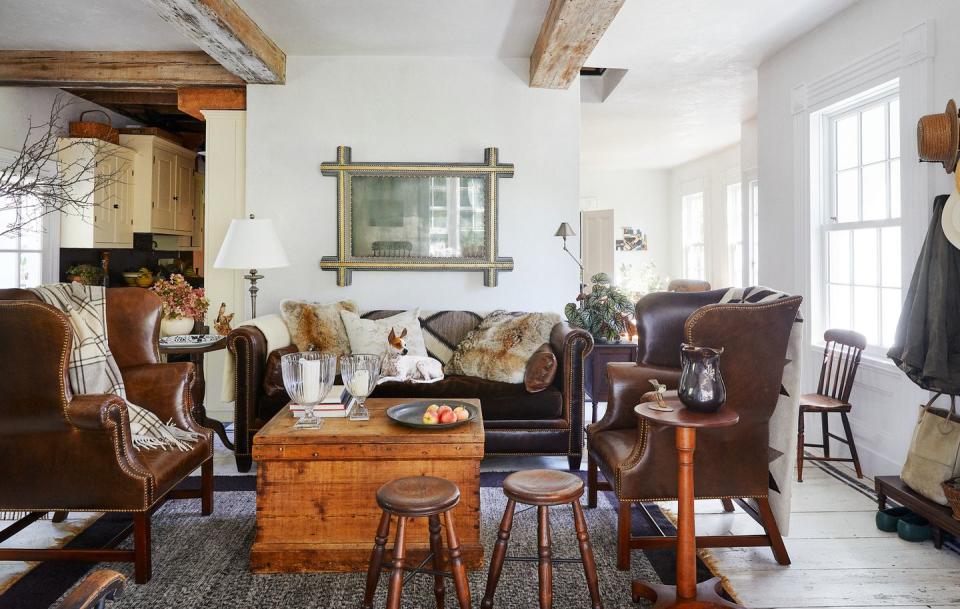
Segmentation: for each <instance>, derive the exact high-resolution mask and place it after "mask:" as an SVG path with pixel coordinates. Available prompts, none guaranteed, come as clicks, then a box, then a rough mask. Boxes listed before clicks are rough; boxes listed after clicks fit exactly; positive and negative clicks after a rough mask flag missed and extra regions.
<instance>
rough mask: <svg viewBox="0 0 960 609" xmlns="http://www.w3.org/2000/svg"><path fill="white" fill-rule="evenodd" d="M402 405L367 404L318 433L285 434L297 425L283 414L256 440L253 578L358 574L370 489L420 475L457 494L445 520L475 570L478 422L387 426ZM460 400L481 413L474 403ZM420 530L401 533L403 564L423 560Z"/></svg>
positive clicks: (425, 537)
mask: <svg viewBox="0 0 960 609" xmlns="http://www.w3.org/2000/svg"><path fill="white" fill-rule="evenodd" d="M409 401H410V400H408V399H403V398H380V399H373V398H372V399H369V400H367V407H368V408H369V409H370V420H369V421H351V420H349V419H346V418H327V419H324V423H323V426H322V427H321V428H320V429H317V430H310V429H297V430H295V429H293V425H294V423H295V421H296V420H295V419H294V417H293V416H292V415H291V414H290V412H289V410H288V409H287V408H284V409H283V410H281V411H280V412H279V413H277V415H276V416H275V417H273V418H272V419H271V420H270V421H269V422H268V423H267V424H266V425H264V426H263V428H262V429H261V430H260V431H259V432H257V434H256V435H255V436H254V437H253V459H254V461H256V462H257V530H256V537H255V539H254V542H253V547H252V548H251V550H250V568H251V570H252V571H254V572H257V573H303V572H315V571H366V568H367V561H368V560H369V558H370V551H371V549H372V548H373V538H374V536H375V534H376V532H377V525H378V524H379V521H380V510H379V508H378V507H377V501H376V492H377V489H378V488H379V487H380V485H382V484H384V483H386V482H389V481H390V480H394V479H396V478H402V477H404V476H419V475H426V476H437V477H438V478H445V479H447V480H450V481H451V482H453V483H454V484H456V485H457V486H458V487H460V495H461V499H460V505H458V506H457V507H456V508H455V509H454V510H453V518H454V522H455V523H456V526H457V534H458V535H459V536H460V544H461V550H462V551H463V560H464V563H465V564H466V566H467V568H468V569H478V568H480V567H481V566H482V563H483V547H482V546H481V544H480V459H482V458H483V420H482V418H477V419H476V420H475V421H472V422H470V423H467V424H464V425H461V426H459V427H455V428H452V429H445V430H442V429H437V430H424V429H412V428H409V427H403V426H401V425H399V424H397V423H394V422H393V421H391V420H390V419H388V418H387V415H386V410H387V408H389V407H390V406H394V405H396V404H401V403H404V402H409ZM465 401H467V402H470V403H472V404H475V405H476V406H478V407H479V406H480V401H479V400H465ZM437 402H438V403H442V400H438V401H437ZM425 522H426V521H425V520H424V522H411V523H410V525H411V526H410V527H409V529H408V530H407V534H406V539H407V541H408V543H407V559H408V560H409V561H410V562H411V563H412V564H417V563H419V562H420V560H422V559H423V558H424V557H425V556H426V555H427V553H428V552H429V540H430V535H429V532H428V531H427V526H426V524H425Z"/></svg>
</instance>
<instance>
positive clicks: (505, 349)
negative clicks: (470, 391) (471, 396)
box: [445, 311, 560, 383]
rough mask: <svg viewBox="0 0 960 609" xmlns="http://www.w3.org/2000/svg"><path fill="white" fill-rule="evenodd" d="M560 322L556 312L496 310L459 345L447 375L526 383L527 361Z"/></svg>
mask: <svg viewBox="0 0 960 609" xmlns="http://www.w3.org/2000/svg"><path fill="white" fill-rule="evenodd" d="M558 323H560V316H559V315H557V314H556V313H510V312H507V311H494V312H493V313H490V314H489V315H487V316H486V317H484V318H483V321H481V322H480V325H478V326H477V327H476V328H475V329H474V330H472V331H471V332H470V333H469V334H467V337H466V338H464V339H463V341H461V342H460V344H459V345H457V350H456V351H455V352H454V354H453V357H451V358H450V362H449V363H447V367H446V370H445V371H446V373H447V374H449V375H466V376H475V377H478V378H482V379H486V380H489V381H500V382H502V383H522V382H523V377H524V372H525V371H526V369H527V360H529V359H530V357H531V356H532V355H533V354H534V352H536V351H537V349H539V348H540V346H541V345H543V343H546V342H549V341H550V331H551V330H553V326H555V325H556V324H558Z"/></svg>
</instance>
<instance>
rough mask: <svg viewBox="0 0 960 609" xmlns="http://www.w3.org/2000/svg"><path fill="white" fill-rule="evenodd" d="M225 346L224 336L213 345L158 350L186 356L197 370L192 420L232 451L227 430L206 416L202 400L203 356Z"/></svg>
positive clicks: (176, 346)
mask: <svg viewBox="0 0 960 609" xmlns="http://www.w3.org/2000/svg"><path fill="white" fill-rule="evenodd" d="M226 346H227V337H226V336H224V337H222V338H221V339H220V340H218V341H217V342H215V343H204V344H198V345H191V344H189V343H186V344H179V345H160V346H159V350H160V353H161V354H162V355H166V356H168V361H169V356H171V355H174V356H186V357H187V359H189V360H190V361H191V362H193V365H194V366H195V367H196V369H197V376H196V379H195V380H194V382H193V396H192V397H193V418H194V419H196V421H197V423H199V424H200V425H201V426H202V427H206V428H208V429H212V430H213V431H214V432H216V434H217V435H218V436H220V441H221V442H223V445H224V446H226V447H227V448H228V449H230V450H234V446H233V442H231V441H230V438H229V436H227V430H226V428H225V427H224V426H223V423H222V422H220V421H218V420H216V419H211V418H210V417H208V416H207V408H206V406H205V405H204V400H205V396H206V392H207V383H206V379H205V378H204V376H203V355H204V354H205V353H210V352H211V351H220V350H221V349H225V348H226Z"/></svg>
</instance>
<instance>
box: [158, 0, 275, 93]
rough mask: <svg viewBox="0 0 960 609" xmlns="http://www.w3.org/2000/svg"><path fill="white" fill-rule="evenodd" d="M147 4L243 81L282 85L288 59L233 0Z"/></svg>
mask: <svg viewBox="0 0 960 609" xmlns="http://www.w3.org/2000/svg"><path fill="white" fill-rule="evenodd" d="M146 1H147V2H148V3H149V4H150V5H152V6H153V7H154V9H155V10H156V11H157V13H158V14H159V15H160V16H161V17H163V18H164V19H165V20H167V21H168V22H170V23H172V24H173V25H175V26H176V27H177V28H178V29H179V30H180V32H181V33H182V34H184V35H185V36H186V37H187V38H188V39H190V41H191V42H193V43H194V44H196V45H197V46H198V47H200V48H201V49H203V50H204V51H206V52H207V54H208V55H210V57H213V58H214V59H216V60H217V61H219V62H220V64H221V65H223V67H224V68H226V69H227V70H229V71H230V72H232V73H233V74H235V75H237V76H239V77H240V78H242V79H243V80H244V82H247V83H250V84H283V82H284V79H285V78H286V63H287V56H286V55H285V54H284V52H283V51H282V50H280V47H278V46H277V45H276V44H274V42H273V41H272V40H270V38H269V37H268V36H267V35H266V34H264V33H263V30H261V29H260V26H258V25H257V24H256V22H254V21H253V20H252V19H250V17H248V16H247V14H246V13H245V12H243V9H241V8H240V7H239V6H237V3H236V2H234V0H146Z"/></svg>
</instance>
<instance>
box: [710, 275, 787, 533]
mask: <svg viewBox="0 0 960 609" xmlns="http://www.w3.org/2000/svg"><path fill="white" fill-rule="evenodd" d="M789 297H790V295H789V294H784V293H783V292H778V291H776V290H771V289H770V288H765V287H762V286H756V287H749V288H730V289H729V290H727V293H726V294H724V295H723V297H722V298H721V299H720V302H721V303H723V304H726V303H744V302H746V303H752V304H761V303H765V302H774V301H776V300H780V299H781V298H789ZM802 346H803V317H801V315H800V312H799V311H797V317H796V319H795V320H794V323H793V329H792V330H791V331H790V340H789V342H788V343H787V357H786V360H785V361H784V363H783V379H782V380H781V382H780V397H779V399H778V400H777V406H776V408H775V409H774V411H773V415H772V416H771V417H770V444H769V446H768V448H769V451H768V458H769V460H770V461H769V468H770V494H769V497H770V509H771V510H772V511H773V515H774V518H776V520H777V526H779V527H780V532H781V533H782V534H784V535H788V534H789V533H790V500H791V494H792V490H793V478H792V476H793V468H794V466H795V465H796V462H797V421H798V420H799V416H800V378H801V377H800V374H801V369H800V364H801V362H802V360H803V358H802V357H801V349H802Z"/></svg>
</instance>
